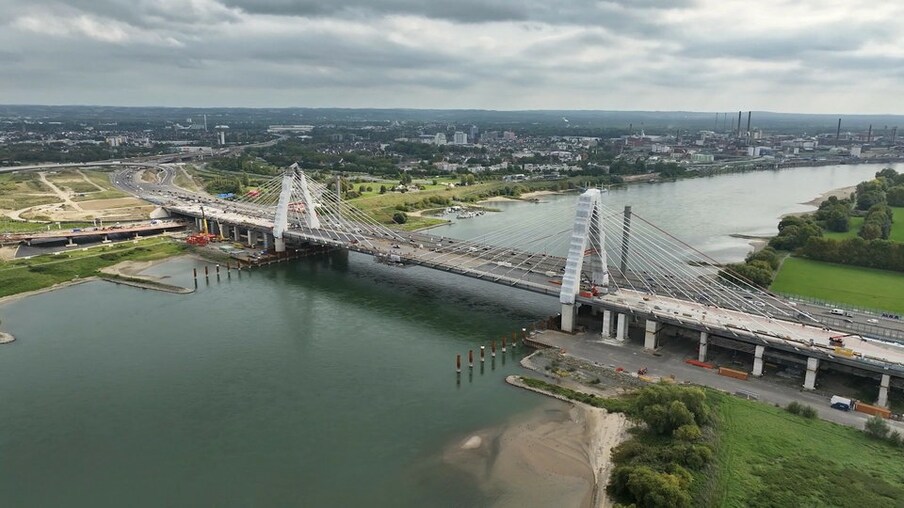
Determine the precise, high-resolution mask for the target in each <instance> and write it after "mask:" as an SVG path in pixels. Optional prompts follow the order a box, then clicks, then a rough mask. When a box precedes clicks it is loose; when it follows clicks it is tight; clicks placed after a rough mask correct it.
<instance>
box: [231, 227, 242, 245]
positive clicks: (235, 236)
mask: <svg viewBox="0 0 904 508" xmlns="http://www.w3.org/2000/svg"><path fill="white" fill-rule="evenodd" d="M239 238H241V236H240V235H239V227H238V226H232V240H233V241H235V242H238V241H239Z"/></svg>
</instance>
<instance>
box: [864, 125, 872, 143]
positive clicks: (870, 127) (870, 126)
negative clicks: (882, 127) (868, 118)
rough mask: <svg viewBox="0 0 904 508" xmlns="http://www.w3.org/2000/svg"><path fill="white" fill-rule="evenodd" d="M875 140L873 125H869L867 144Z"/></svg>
mask: <svg viewBox="0 0 904 508" xmlns="http://www.w3.org/2000/svg"><path fill="white" fill-rule="evenodd" d="M872 139H873V124H869V130H868V131H867V132H866V142H867V143H869V142H870V141H872Z"/></svg>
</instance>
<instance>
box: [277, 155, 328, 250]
mask: <svg viewBox="0 0 904 508" xmlns="http://www.w3.org/2000/svg"><path fill="white" fill-rule="evenodd" d="M296 180H297V181H298V186H299V187H300V190H301V201H302V203H303V204H304V210H305V214H304V221H305V225H306V226H307V227H309V228H311V229H320V218H319V217H317V207H316V206H314V200H313V199H312V198H311V191H310V189H308V180H307V178H306V177H305V176H304V171H302V170H301V168H299V167H298V163H295V164H292V165H291V166H289V167H288V168H286V173H285V174H284V175H283V178H282V188H281V189H280V192H279V201H278V202H277V203H276V216H275V218H274V220H273V238H274V239H275V241H274V247H275V249H276V252H285V251H286V240H285V238H283V234H284V233H285V232H286V231H287V230H288V229H289V207H290V205H291V204H292V195H293V192H294V190H295V182H296Z"/></svg>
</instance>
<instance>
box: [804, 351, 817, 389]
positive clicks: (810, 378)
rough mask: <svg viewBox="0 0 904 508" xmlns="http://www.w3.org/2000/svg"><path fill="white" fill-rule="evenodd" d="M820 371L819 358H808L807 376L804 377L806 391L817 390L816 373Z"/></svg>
mask: <svg viewBox="0 0 904 508" xmlns="http://www.w3.org/2000/svg"><path fill="white" fill-rule="evenodd" d="M818 369H819V358H807V375H806V377H804V390H815V389H816V371H817V370H818Z"/></svg>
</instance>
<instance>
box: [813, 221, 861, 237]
mask: <svg viewBox="0 0 904 508" xmlns="http://www.w3.org/2000/svg"><path fill="white" fill-rule="evenodd" d="M862 225H863V217H851V229H848V230H847V231H845V232H844V233H837V232H835V231H823V233H822V236H824V237H826V238H831V239H833V240H844V239H845V238H854V237H856V236H857V233H858V232H859V231H860V226H862Z"/></svg>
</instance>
